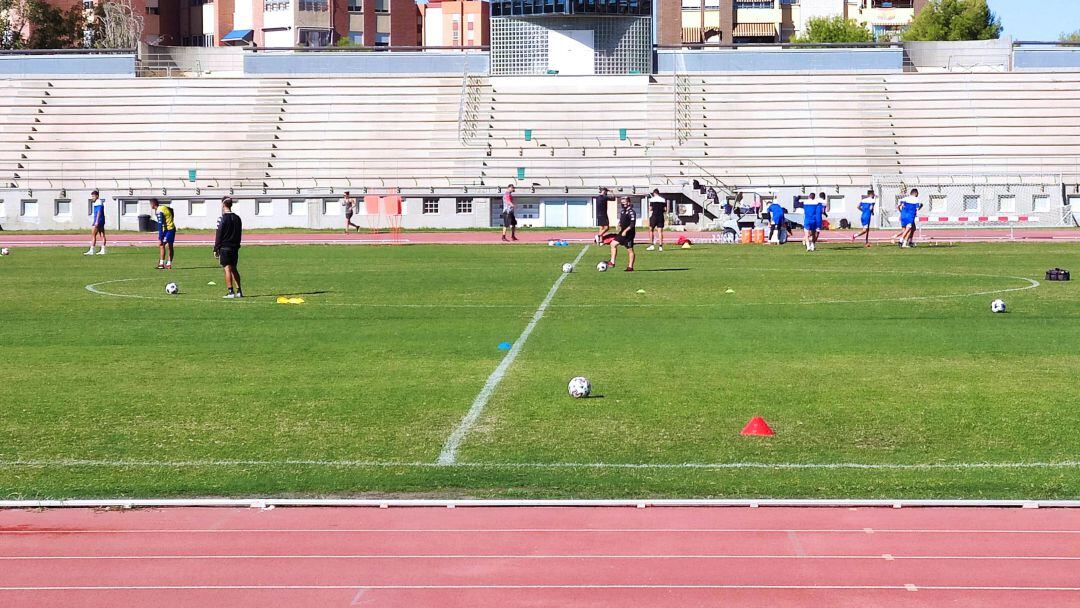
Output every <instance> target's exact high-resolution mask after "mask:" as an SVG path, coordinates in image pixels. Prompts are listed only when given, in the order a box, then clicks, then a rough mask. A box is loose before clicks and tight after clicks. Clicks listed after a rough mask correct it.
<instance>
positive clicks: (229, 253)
mask: <svg viewBox="0 0 1080 608" xmlns="http://www.w3.org/2000/svg"><path fill="white" fill-rule="evenodd" d="M239 261H240V250H239V249H232V248H231V247H222V248H221V249H218V262H219V263H220V264H221V267H222V268H224V267H226V266H232V267H233V268H235V267H236V263H237V262H239Z"/></svg>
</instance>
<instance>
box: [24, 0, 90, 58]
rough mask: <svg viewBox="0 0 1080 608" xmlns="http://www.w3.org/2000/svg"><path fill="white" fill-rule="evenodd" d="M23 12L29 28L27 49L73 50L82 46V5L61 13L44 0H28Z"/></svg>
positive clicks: (83, 18) (83, 23)
mask: <svg viewBox="0 0 1080 608" xmlns="http://www.w3.org/2000/svg"><path fill="white" fill-rule="evenodd" d="M25 10H26V13H25V15H26V21H27V23H28V24H29V26H30V35H29V36H28V37H27V39H26V46H27V47H28V48H32V49H74V48H79V47H81V46H83V28H84V27H85V25H86V18H85V16H84V14H83V7H82V4H78V5H75V6H73V7H71V8H70V9H68V10H66V11H61V10H60V9H58V8H56V7H55V6H52V5H51V4H48V3H47V2H45V0H28V2H26V9H25Z"/></svg>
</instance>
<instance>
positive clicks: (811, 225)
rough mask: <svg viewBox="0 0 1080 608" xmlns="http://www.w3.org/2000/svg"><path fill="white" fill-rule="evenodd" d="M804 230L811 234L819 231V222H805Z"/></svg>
mask: <svg viewBox="0 0 1080 608" xmlns="http://www.w3.org/2000/svg"><path fill="white" fill-rule="evenodd" d="M806 229H807V230H808V231H811V232H817V231H818V230H821V220H810V221H808V222H806Z"/></svg>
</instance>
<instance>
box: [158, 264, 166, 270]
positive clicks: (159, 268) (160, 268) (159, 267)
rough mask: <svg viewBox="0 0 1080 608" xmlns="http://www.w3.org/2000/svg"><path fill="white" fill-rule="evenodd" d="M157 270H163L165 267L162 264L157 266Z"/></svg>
mask: <svg viewBox="0 0 1080 608" xmlns="http://www.w3.org/2000/svg"><path fill="white" fill-rule="evenodd" d="M157 269H158V270H165V265H164V264H158V265H157Z"/></svg>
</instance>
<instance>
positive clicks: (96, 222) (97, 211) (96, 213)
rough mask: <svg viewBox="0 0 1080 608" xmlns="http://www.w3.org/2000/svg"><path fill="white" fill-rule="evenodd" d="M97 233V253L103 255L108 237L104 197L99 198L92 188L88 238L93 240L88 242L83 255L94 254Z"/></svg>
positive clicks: (98, 194)
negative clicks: (106, 234)
mask: <svg viewBox="0 0 1080 608" xmlns="http://www.w3.org/2000/svg"><path fill="white" fill-rule="evenodd" d="M99 234H100V235H101V249H100V250H99V251H98V252H97V254H98V255H105V246H106V245H108V244H109V239H108V237H106V236H105V199H103V198H101V195H100V193H98V191H97V190H94V191H93V192H91V193H90V238H92V239H93V240H92V241H91V242H90V249H87V250H86V253H84V254H83V255H94V247H96V246H97V239H98V235H99Z"/></svg>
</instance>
